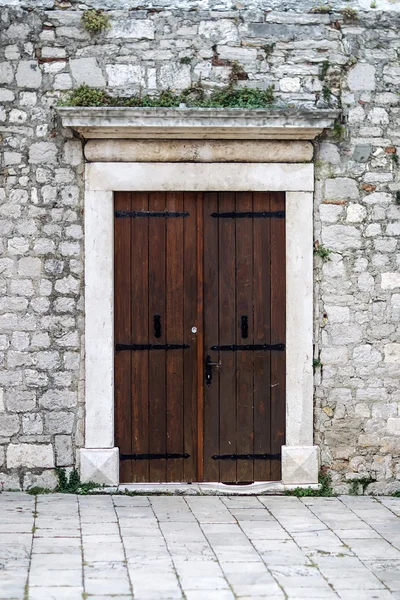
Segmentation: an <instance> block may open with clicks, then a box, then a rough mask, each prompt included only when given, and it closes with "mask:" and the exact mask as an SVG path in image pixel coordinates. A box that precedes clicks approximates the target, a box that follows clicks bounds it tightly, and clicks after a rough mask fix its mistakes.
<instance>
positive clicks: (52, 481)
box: [24, 470, 58, 490]
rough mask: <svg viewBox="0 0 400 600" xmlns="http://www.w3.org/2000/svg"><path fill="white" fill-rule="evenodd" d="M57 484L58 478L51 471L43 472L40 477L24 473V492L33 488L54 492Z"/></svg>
mask: <svg viewBox="0 0 400 600" xmlns="http://www.w3.org/2000/svg"><path fill="white" fill-rule="evenodd" d="M57 484H58V477H57V475H56V473H55V471H53V470H48V471H43V473H41V474H40V475H38V474H36V473H29V472H28V473H25V475H24V490H29V489H30V488H33V487H43V488H46V489H49V490H54V489H55V488H56V487H57Z"/></svg>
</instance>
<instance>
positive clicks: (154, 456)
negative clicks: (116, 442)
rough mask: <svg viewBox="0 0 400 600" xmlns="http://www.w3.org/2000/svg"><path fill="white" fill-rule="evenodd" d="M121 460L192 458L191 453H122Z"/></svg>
mask: <svg viewBox="0 0 400 600" xmlns="http://www.w3.org/2000/svg"><path fill="white" fill-rule="evenodd" d="M119 458H120V460H158V459H160V458H167V459H171V458H190V454H187V453H186V452H185V454H173V453H169V452H167V453H165V454H120V456H119Z"/></svg>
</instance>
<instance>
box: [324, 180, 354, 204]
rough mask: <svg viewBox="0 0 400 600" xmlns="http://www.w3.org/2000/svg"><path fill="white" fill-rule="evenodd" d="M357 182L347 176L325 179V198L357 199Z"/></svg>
mask: <svg viewBox="0 0 400 600" xmlns="http://www.w3.org/2000/svg"><path fill="white" fill-rule="evenodd" d="M358 197H359V191H358V187H357V182H356V181H354V179H350V178H348V177H336V178H335V179H327V180H326V181H325V200H358Z"/></svg>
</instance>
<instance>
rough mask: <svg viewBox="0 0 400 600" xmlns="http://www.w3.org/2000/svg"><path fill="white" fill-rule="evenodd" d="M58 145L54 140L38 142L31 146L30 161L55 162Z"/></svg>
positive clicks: (35, 162)
mask: <svg viewBox="0 0 400 600" xmlns="http://www.w3.org/2000/svg"><path fill="white" fill-rule="evenodd" d="M56 160H57V146H56V145H55V144H53V143H52V142H37V143H35V144H32V145H31V146H30V148H29V162H30V163H32V164H40V163H46V164H49V163H50V164H51V163H55V162H56Z"/></svg>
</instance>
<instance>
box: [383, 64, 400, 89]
mask: <svg viewBox="0 0 400 600" xmlns="http://www.w3.org/2000/svg"><path fill="white" fill-rule="evenodd" d="M383 80H384V81H385V82H386V83H392V84H394V85H399V84H400V67H394V66H391V65H390V66H389V65H387V66H386V67H384V69H383Z"/></svg>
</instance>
